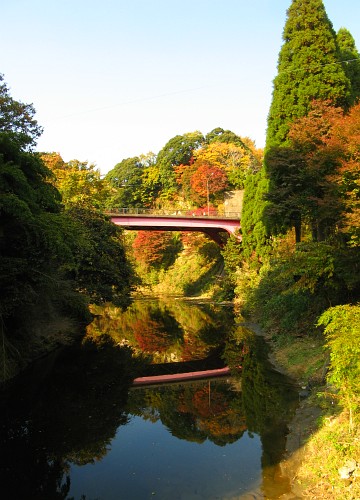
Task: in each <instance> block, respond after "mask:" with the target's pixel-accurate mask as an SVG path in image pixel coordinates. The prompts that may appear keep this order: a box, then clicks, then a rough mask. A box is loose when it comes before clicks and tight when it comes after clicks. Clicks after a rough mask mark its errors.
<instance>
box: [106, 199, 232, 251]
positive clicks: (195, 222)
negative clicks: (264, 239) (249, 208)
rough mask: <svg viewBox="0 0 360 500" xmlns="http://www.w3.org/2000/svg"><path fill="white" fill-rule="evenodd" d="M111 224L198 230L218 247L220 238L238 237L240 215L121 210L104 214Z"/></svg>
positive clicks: (146, 229) (143, 228)
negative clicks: (108, 217)
mask: <svg viewBox="0 0 360 500" xmlns="http://www.w3.org/2000/svg"><path fill="white" fill-rule="evenodd" d="M107 215H109V216H110V217H111V220H112V222H113V223H114V224H117V225H118V226H122V227H124V228H125V229H130V230H135V231H139V230H142V231H198V232H199V231H200V232H202V233H205V234H207V235H208V236H210V238H212V239H213V240H214V241H216V243H218V244H219V245H223V244H224V238H223V237H222V235H224V234H225V235H227V236H229V235H230V234H234V235H237V231H238V230H239V229H240V213H239V212H231V213H227V214H226V215H213V214H211V215H207V214H206V212H205V213H203V214H202V215H198V214H195V212H191V211H190V212H187V213H183V212H181V211H180V210H179V211H175V212H174V211H172V212H165V211H164V210H147V209H140V208H139V209H136V208H121V209H116V210H111V211H110V212H108V213H107Z"/></svg>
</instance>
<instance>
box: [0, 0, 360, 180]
mask: <svg viewBox="0 0 360 500" xmlns="http://www.w3.org/2000/svg"><path fill="white" fill-rule="evenodd" d="M290 4H291V0H276V1H274V0H253V1H252V2H247V1H245V0H240V1H239V0H223V1H222V2H217V1H215V0H132V1H131V2H129V1H128V0H103V1H102V2H98V1H95V0H75V1H74V0H62V1H61V2H49V1H48V0H33V1H32V2H26V1H25V0H13V1H11V2H5V4H4V5H3V6H2V21H3V23H2V29H1V32H0V41H1V46H2V47H3V51H2V55H1V64H0V72H2V73H3V74H4V76H5V81H6V82H7V83H8V85H9V87H10V91H11V94H12V96H13V97H14V98H15V99H17V100H22V101H23V102H26V103H28V102H32V103H33V105H34V107H35V109H36V111H37V114H36V118H37V120H38V122H39V124H40V125H41V126H43V127H44V133H43V135H42V137H41V138H40V140H39V142H38V149H39V150H41V151H57V152H59V153H60V154H61V155H62V157H63V158H64V160H65V161H70V160H72V159H78V160H80V161H89V162H94V163H96V165H97V166H98V167H99V168H100V170H101V172H103V173H106V172H107V171H109V170H110V169H112V168H113V167H114V165H115V164H116V163H118V162H120V161H121V160H122V159H124V158H128V157H132V156H136V155H140V154H145V153H147V152H149V151H153V152H154V153H158V152H159V150H160V149H161V148H162V147H163V146H164V144H165V143H166V142H167V141H168V140H169V139H171V138H172V137H174V136H175V135H178V134H184V133H186V132H192V131H195V130H200V131H201V132H202V133H203V134H206V133H208V132H210V131H211V130H212V129H214V128H215V127H222V128H224V129H228V130H232V131H234V132H235V133H236V134H238V135H240V136H242V137H244V136H249V137H251V138H252V139H253V140H255V141H256V145H257V146H258V147H263V146H264V143H265V133H266V119H267V114H268V112H269V107H270V103H271V94H272V80H273V78H274V77H275V75H276V71H277V70H276V65H277V59H278V54H279V50H280V47H281V45H282V38H281V36H282V31H283V28H284V24H285V19H286V10H287V9H288V7H289V6H290ZM324 5H325V8H326V11H327V14H328V16H329V18H330V20H331V21H332V23H333V25H334V29H335V30H336V31H337V30H338V29H339V28H340V27H342V26H345V27H346V28H347V29H348V30H349V31H350V32H351V34H352V36H353V37H354V39H355V42H356V45H357V47H358V48H359V46H360V25H359V23H358V19H359V18H360V2H358V0H344V1H343V2H339V0H324Z"/></svg>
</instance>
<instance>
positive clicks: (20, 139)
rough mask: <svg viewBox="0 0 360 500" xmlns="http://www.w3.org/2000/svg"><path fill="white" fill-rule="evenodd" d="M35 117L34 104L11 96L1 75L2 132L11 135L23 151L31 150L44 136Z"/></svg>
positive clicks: (0, 122) (0, 121)
mask: <svg viewBox="0 0 360 500" xmlns="http://www.w3.org/2000/svg"><path fill="white" fill-rule="evenodd" d="M34 115H35V109H34V107H33V105H32V104H24V103H22V102H20V101H16V100H15V99H13V98H12V97H11V96H10V94H9V88H8V86H7V84H6V83H5V82H4V76H3V75H2V74H1V73H0V132H6V133H7V134H10V135H11V136H12V140H13V141H15V142H16V143H17V144H18V145H19V147H20V148H21V149H23V150H29V149H31V148H32V147H33V146H35V144H36V141H37V139H38V138H39V137H40V135H41V134H42V128H41V127H40V126H39V125H38V123H37V121H36V120H35V118H34Z"/></svg>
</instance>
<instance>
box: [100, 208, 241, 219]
mask: <svg viewBox="0 0 360 500" xmlns="http://www.w3.org/2000/svg"><path fill="white" fill-rule="evenodd" d="M105 213H106V214H108V215H142V216H144V215H145V216H149V217H150V216H153V215H155V216H156V215H161V216H165V217H201V218H203V217H211V218H219V219H240V215H241V214H240V212H227V211H225V212H224V211H222V212H220V211H218V210H214V209H213V208H212V209H211V210H210V211H209V213H208V212H207V210H206V209H204V210H202V211H201V212H200V211H199V209H192V210H189V209H186V210H181V209H172V210H164V209H162V208H134V207H128V208H110V209H108V210H106V212H105Z"/></svg>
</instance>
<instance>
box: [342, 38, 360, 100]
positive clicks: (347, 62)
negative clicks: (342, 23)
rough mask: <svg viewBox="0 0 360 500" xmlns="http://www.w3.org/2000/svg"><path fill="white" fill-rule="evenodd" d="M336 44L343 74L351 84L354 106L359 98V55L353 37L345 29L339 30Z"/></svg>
mask: <svg viewBox="0 0 360 500" xmlns="http://www.w3.org/2000/svg"><path fill="white" fill-rule="evenodd" d="M337 42H338V45H339V49H340V57H341V60H342V61H343V62H344V70H345V74H346V76H347V77H348V78H349V80H350V83H351V104H354V103H355V102H356V101H357V100H358V99H359V98H360V54H359V52H358V50H357V48H356V45H355V40H354V38H353V36H352V35H351V33H350V31H349V30H347V29H346V28H340V29H339V31H338V33H337Z"/></svg>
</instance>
